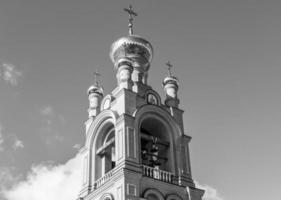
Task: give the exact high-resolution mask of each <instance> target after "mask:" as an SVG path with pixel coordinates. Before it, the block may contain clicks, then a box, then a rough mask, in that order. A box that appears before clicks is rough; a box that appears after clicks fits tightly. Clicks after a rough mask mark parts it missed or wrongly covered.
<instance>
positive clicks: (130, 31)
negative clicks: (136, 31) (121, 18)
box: [124, 5, 138, 35]
mask: <svg viewBox="0 0 281 200" xmlns="http://www.w3.org/2000/svg"><path fill="white" fill-rule="evenodd" d="M124 11H125V12H127V13H128V14H129V25H128V26H129V35H133V16H135V17H136V16H138V15H137V13H136V12H135V11H134V10H133V7H132V5H129V8H124Z"/></svg>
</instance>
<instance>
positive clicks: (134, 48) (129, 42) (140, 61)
mask: <svg viewBox="0 0 281 200" xmlns="http://www.w3.org/2000/svg"><path fill="white" fill-rule="evenodd" d="M109 55H110V59H111V61H112V62H113V64H114V65H115V67H118V63H119V61H120V60H123V59H124V58H126V60H129V61H130V62H131V63H132V65H133V67H143V68H144V70H145V71H147V70H148V68H149V64H150V62H151V60H152V57H153V48H152V45H151V44H150V43H149V42H148V41H147V40H145V39H143V38H142V37H140V36H137V35H128V36H126V37H122V38H120V39H118V40H117V41H115V42H114V43H113V44H112V45H111V49H110V54H109Z"/></svg>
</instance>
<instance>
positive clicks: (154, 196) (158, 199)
mask: <svg viewBox="0 0 281 200" xmlns="http://www.w3.org/2000/svg"><path fill="white" fill-rule="evenodd" d="M143 197H144V198H145V199H146V200H164V196H163V194H162V193H161V192H159V191H158V190H157V189H147V190H146V191H145V192H144V194H143Z"/></svg>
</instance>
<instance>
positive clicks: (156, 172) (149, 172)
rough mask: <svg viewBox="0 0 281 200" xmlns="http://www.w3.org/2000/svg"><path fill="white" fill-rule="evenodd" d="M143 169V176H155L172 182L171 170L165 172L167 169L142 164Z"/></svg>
mask: <svg viewBox="0 0 281 200" xmlns="http://www.w3.org/2000/svg"><path fill="white" fill-rule="evenodd" d="M142 169H143V174H144V175H145V176H148V177H151V178H155V179H158V180H160V181H165V182H169V183H171V182H172V176H173V175H172V173H171V172H167V171H163V170H160V169H156V168H153V167H149V166H146V165H143V166H142Z"/></svg>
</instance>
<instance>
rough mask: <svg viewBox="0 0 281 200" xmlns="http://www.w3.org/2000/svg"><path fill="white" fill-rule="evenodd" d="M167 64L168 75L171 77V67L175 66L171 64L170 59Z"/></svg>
mask: <svg viewBox="0 0 281 200" xmlns="http://www.w3.org/2000/svg"><path fill="white" fill-rule="evenodd" d="M166 65H167V67H168V75H169V77H171V76H172V72H171V68H172V67H173V65H172V64H171V62H170V61H168V62H167V63H166Z"/></svg>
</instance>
